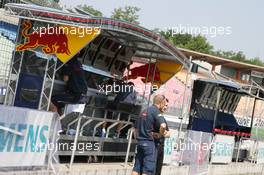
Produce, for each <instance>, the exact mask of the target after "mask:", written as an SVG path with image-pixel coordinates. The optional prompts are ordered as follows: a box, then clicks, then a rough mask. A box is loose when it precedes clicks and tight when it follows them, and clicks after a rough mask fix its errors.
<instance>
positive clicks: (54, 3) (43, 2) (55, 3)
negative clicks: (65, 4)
mask: <svg viewBox="0 0 264 175" xmlns="http://www.w3.org/2000/svg"><path fill="white" fill-rule="evenodd" d="M27 1H28V2H30V3H33V4H36V5H40V6H44V7H51V8H56V9H61V7H60V5H59V0H50V1H47V0H27Z"/></svg>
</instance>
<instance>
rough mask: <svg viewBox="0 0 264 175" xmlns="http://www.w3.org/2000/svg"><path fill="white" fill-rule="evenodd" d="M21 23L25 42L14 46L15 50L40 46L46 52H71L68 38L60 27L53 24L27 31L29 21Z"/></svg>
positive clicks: (29, 27) (30, 25)
mask: <svg viewBox="0 0 264 175" xmlns="http://www.w3.org/2000/svg"><path fill="white" fill-rule="evenodd" d="M23 25H24V28H23V29H22V35H23V36H24V37H25V38H26V40H27V42H26V43H24V44H20V45H18V46H17V47H16V50H17V51H23V50H27V49H35V48H37V47H38V46H42V47H43V48H42V51H43V52H44V53H46V54H62V53H64V54H67V55H70V54H71V52H70V50H69V46H68V38H67V36H66V34H65V33H64V31H63V29H62V28H60V27H58V26H55V27H51V28H49V29H46V28H45V29H41V30H40V31H34V32H32V33H29V30H30V29H31V28H32V24H31V23H30V22H29V21H25V22H24V23H23Z"/></svg>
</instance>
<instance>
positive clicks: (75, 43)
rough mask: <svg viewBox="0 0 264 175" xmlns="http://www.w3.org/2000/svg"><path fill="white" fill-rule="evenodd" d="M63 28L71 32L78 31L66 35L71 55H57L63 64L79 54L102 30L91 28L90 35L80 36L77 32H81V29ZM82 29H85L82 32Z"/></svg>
mask: <svg viewBox="0 0 264 175" xmlns="http://www.w3.org/2000/svg"><path fill="white" fill-rule="evenodd" d="M63 27H66V28H69V30H71V31H76V33H74V32H71V33H68V34H66V36H67V38H68V48H69V50H70V54H66V53H56V56H57V57H58V58H59V59H60V60H61V61H62V62H66V61H68V60H69V59H70V58H71V57H72V56H73V55H75V54H76V53H77V52H79V51H80V50H81V49H82V48H83V47H84V46H86V45H87V44H88V43H89V42H91V41H92V40H93V39H94V38H95V37H96V36H98V35H99V33H100V30H99V29H98V28H91V31H89V33H84V34H83V33H82V34H81V33H79V34H78V32H77V31H79V30H80V28H78V27H73V26H63ZM82 29H83V28H81V30H82ZM84 29H85V28H84ZM80 34H81V35H80Z"/></svg>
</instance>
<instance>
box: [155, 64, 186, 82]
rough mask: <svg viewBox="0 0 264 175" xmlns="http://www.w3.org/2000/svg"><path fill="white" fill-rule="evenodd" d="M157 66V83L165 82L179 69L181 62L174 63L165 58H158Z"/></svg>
mask: <svg viewBox="0 0 264 175" xmlns="http://www.w3.org/2000/svg"><path fill="white" fill-rule="evenodd" d="M157 68H158V70H159V72H160V82H156V83H158V84H164V83H166V82H167V81H168V80H169V79H170V78H172V77H173V76H174V75H175V74H176V73H178V72H179V71H181V69H182V64H179V63H175V62H172V61H167V60H158V61H157Z"/></svg>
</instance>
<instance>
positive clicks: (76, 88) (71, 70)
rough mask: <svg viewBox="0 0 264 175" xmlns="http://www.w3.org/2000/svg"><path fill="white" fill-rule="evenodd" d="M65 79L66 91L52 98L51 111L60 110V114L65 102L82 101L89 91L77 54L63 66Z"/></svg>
mask: <svg viewBox="0 0 264 175" xmlns="http://www.w3.org/2000/svg"><path fill="white" fill-rule="evenodd" d="M63 80H64V82H65V83H66V92H65V93H63V94H57V95H54V96H53V97H52V98H51V101H52V104H51V111H53V112H58V113H59V114H60V115H61V114H62V112H61V109H62V108H63V107H64V106H65V104H67V103H72V104H74V103H80V102H81V101H82V99H83V98H84V97H85V95H86V93H87V83H86V80H85V77H84V72H83V70H82V65H81V63H80V62H79V61H78V60H77V57H76V56H75V57H74V58H72V59H71V60H70V61H69V62H68V63H67V65H65V67H64V68H63Z"/></svg>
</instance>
